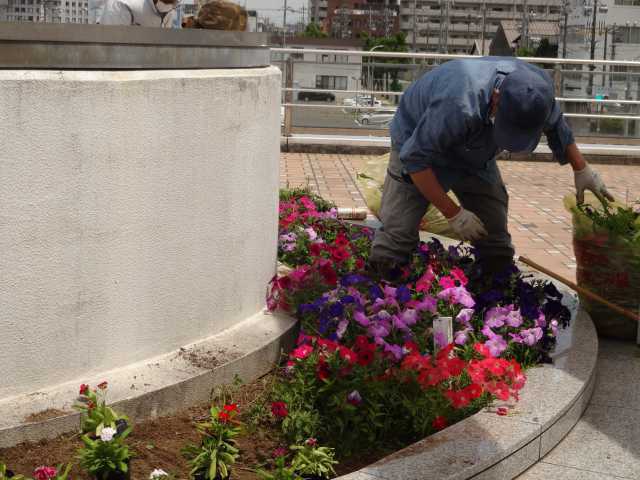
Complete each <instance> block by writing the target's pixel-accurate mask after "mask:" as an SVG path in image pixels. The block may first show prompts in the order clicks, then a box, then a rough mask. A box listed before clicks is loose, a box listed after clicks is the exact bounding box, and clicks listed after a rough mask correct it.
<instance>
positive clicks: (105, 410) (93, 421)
mask: <svg viewBox="0 0 640 480" xmlns="http://www.w3.org/2000/svg"><path fill="white" fill-rule="evenodd" d="M107 388H108V384H107V382H102V383H100V384H98V386H97V387H96V388H91V387H90V386H89V385H87V384H85V383H83V384H82V385H80V391H79V396H78V401H77V402H76V403H75V404H74V406H73V408H75V409H76V410H78V411H79V412H80V413H81V417H80V429H81V431H82V433H89V434H94V433H96V434H97V435H100V433H98V430H100V429H101V428H103V427H111V428H115V429H116V430H117V433H121V432H123V431H124V430H126V428H127V425H128V418H127V417H126V416H124V415H120V414H118V413H116V411H115V410H113V409H112V408H111V407H109V406H107V401H106V397H107Z"/></svg>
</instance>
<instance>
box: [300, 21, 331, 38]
mask: <svg viewBox="0 0 640 480" xmlns="http://www.w3.org/2000/svg"><path fill="white" fill-rule="evenodd" d="M302 36H303V37H308V38H326V37H327V36H328V35H327V34H326V32H324V31H322V27H320V25H318V24H317V23H315V22H311V23H310V24H308V25H307V26H306V28H305V29H304V32H303V33H302Z"/></svg>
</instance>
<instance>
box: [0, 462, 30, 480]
mask: <svg viewBox="0 0 640 480" xmlns="http://www.w3.org/2000/svg"><path fill="white" fill-rule="evenodd" d="M9 479H11V480H27V479H26V478H25V477H24V476H23V475H16V474H14V473H13V472H12V471H11V470H9V469H8V468H7V466H6V465H5V464H4V463H2V462H0V480H9Z"/></svg>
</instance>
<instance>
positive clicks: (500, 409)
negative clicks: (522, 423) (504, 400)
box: [496, 407, 509, 417]
mask: <svg viewBox="0 0 640 480" xmlns="http://www.w3.org/2000/svg"><path fill="white" fill-rule="evenodd" d="M496 413H497V414H498V415H500V416H501V417H504V416H506V415H508V414H509V410H508V409H507V407H498V410H497V411H496Z"/></svg>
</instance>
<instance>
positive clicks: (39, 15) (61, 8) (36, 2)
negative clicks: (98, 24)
mask: <svg viewBox="0 0 640 480" xmlns="http://www.w3.org/2000/svg"><path fill="white" fill-rule="evenodd" d="M0 21H4V22H50V23H89V2H88V0H0Z"/></svg>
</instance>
